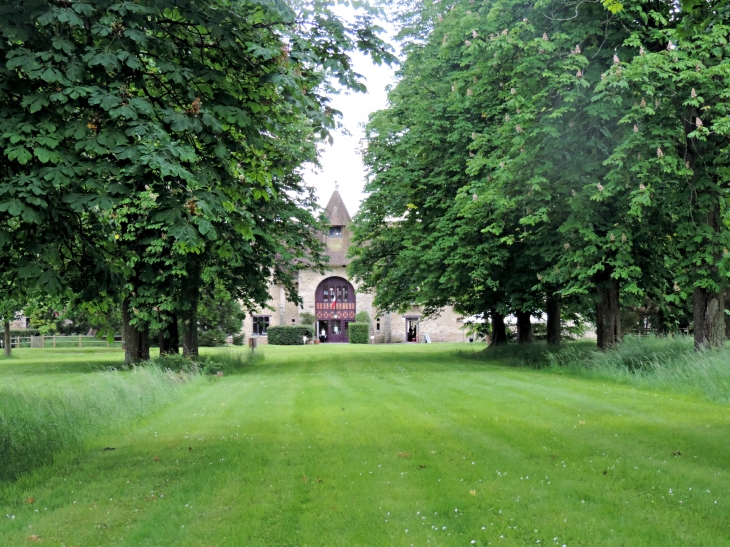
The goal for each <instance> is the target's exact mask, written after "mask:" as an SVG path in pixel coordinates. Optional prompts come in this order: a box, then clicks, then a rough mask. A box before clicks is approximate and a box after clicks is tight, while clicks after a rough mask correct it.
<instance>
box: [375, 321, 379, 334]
mask: <svg viewBox="0 0 730 547" xmlns="http://www.w3.org/2000/svg"><path fill="white" fill-rule="evenodd" d="M375 332H380V321H378V322H377V323H375Z"/></svg>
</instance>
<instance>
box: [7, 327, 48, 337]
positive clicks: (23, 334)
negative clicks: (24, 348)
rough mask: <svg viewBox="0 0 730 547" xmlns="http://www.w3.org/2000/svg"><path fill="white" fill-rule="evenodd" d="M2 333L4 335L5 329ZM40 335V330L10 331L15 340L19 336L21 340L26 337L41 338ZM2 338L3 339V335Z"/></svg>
mask: <svg viewBox="0 0 730 547" xmlns="http://www.w3.org/2000/svg"><path fill="white" fill-rule="evenodd" d="M1 332H3V333H4V332H5V330H4V329H3V330H2V331H1ZM40 334H41V331H39V330H38V329H10V336H12V337H13V338H16V337H18V336H19V337H21V338H24V337H26V336H40ZM0 337H2V335H1V334H0Z"/></svg>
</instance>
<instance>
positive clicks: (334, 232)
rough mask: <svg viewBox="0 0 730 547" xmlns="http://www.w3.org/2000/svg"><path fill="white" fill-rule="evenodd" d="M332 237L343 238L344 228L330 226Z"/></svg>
mask: <svg viewBox="0 0 730 547" xmlns="http://www.w3.org/2000/svg"><path fill="white" fill-rule="evenodd" d="M330 237H342V226H330Z"/></svg>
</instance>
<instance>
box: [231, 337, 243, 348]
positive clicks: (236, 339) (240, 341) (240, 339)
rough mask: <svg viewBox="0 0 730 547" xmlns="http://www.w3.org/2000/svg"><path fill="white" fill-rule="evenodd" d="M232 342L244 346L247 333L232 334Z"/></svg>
mask: <svg viewBox="0 0 730 547" xmlns="http://www.w3.org/2000/svg"><path fill="white" fill-rule="evenodd" d="M231 343H232V344H233V345H234V346H242V345H243V344H245V343H246V335H244V334H234V335H233V336H231Z"/></svg>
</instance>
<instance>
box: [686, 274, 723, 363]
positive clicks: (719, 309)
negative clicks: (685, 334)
mask: <svg viewBox="0 0 730 547" xmlns="http://www.w3.org/2000/svg"><path fill="white" fill-rule="evenodd" d="M693 296H694V320H695V321H694V323H695V324H694V331H695V332H694V334H695V348H696V349H703V348H709V347H716V346H721V345H723V344H724V343H725V299H724V294H723V293H722V292H712V291H709V290H707V289H700V288H699V287H698V288H695V290H694V295H693Z"/></svg>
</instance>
